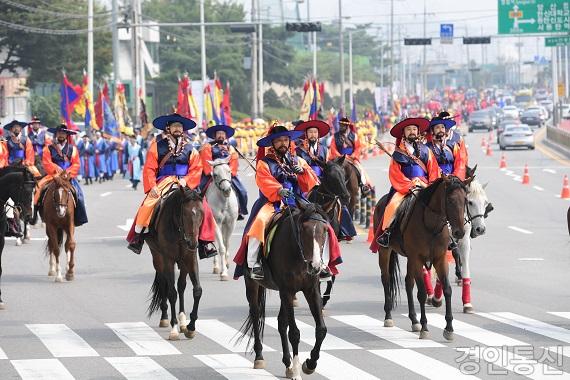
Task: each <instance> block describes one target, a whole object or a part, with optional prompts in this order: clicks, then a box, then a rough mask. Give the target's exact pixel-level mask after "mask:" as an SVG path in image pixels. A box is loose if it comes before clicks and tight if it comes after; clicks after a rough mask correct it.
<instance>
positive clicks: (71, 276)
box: [65, 273, 75, 281]
mask: <svg viewBox="0 0 570 380" xmlns="http://www.w3.org/2000/svg"><path fill="white" fill-rule="evenodd" d="M65 279H66V280H67V281H73V280H75V275H74V274H73V273H67V274H66V275H65Z"/></svg>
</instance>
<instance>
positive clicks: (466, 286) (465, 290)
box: [461, 278, 471, 305]
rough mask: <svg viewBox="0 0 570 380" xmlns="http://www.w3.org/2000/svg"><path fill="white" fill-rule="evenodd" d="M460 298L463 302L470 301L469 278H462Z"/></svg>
mask: <svg viewBox="0 0 570 380" xmlns="http://www.w3.org/2000/svg"><path fill="white" fill-rule="evenodd" d="M461 300H462V301H463V304H464V305H465V304H466V303H471V279H470V278H464V279H463V289H462V294H461Z"/></svg>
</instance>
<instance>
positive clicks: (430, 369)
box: [369, 348, 477, 380]
mask: <svg viewBox="0 0 570 380" xmlns="http://www.w3.org/2000/svg"><path fill="white" fill-rule="evenodd" d="M369 352H371V353H373V354H374V355H377V356H380V357H381V358H384V359H386V360H389V361H391V362H394V363H396V364H398V365H399V366H402V367H404V368H406V369H407V370H410V371H412V372H415V373H417V374H418V375H421V376H422V377H426V378H428V379H436V380H440V379H477V377H475V376H473V375H464V374H463V373H461V371H460V370H459V369H457V368H455V367H452V366H450V365H449V364H445V363H443V362H440V361H439V360H436V359H433V358H431V357H429V356H426V355H424V354H420V353H419V352H416V351H413V350H409V349H401V348H398V349H392V350H370V351H369Z"/></svg>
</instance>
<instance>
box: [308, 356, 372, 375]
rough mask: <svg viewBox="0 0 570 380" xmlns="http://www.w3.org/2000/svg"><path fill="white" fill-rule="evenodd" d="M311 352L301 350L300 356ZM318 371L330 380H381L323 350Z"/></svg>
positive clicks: (318, 363)
mask: <svg viewBox="0 0 570 380" xmlns="http://www.w3.org/2000/svg"><path fill="white" fill-rule="evenodd" d="M310 355H311V353H310V352H300V353H299V357H300V358H301V359H302V360H304V359H303V358H306V357H309V356H310ZM316 372H317V373H318V374H319V375H321V376H324V377H326V378H327V379H330V380H346V379H358V380H380V379H379V378H377V377H376V376H372V375H371V374H369V373H368V372H365V371H363V370H361V369H360V368H357V367H355V366H353V365H352V364H350V363H348V362H346V361H344V360H342V359H339V358H337V357H336V356H333V355H331V354H329V353H327V352H324V351H321V353H320V357H319V361H318V362H317V369H316Z"/></svg>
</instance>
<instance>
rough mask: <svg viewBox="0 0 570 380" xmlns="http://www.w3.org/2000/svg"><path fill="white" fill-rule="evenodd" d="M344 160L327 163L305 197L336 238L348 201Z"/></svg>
mask: <svg viewBox="0 0 570 380" xmlns="http://www.w3.org/2000/svg"><path fill="white" fill-rule="evenodd" d="M345 158H346V156H341V157H338V158H336V159H334V160H331V161H328V162H327V163H326V164H325V165H324V167H323V175H322V177H321V183H320V185H317V186H315V187H314V188H313V189H312V190H311V191H310V192H309V194H308V196H307V198H308V199H309V201H310V202H313V203H316V204H318V205H319V206H321V208H322V209H323V211H325V213H326V214H327V216H328V219H329V223H330V225H331V226H332V228H333V231H334V233H335V235H336V236H340V225H341V223H340V218H341V212H342V206H343V205H344V206H346V205H347V204H348V202H349V201H350V193H349V191H348V188H347V186H346V180H345V176H344V168H343V164H344V161H345ZM335 280H336V276H334V275H333V276H332V277H331V279H330V280H329V281H327V287H326V289H325V292H324V293H323V307H325V306H326V304H327V302H328V301H329V300H330V297H331V292H332V288H333V285H334V282H335Z"/></svg>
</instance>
